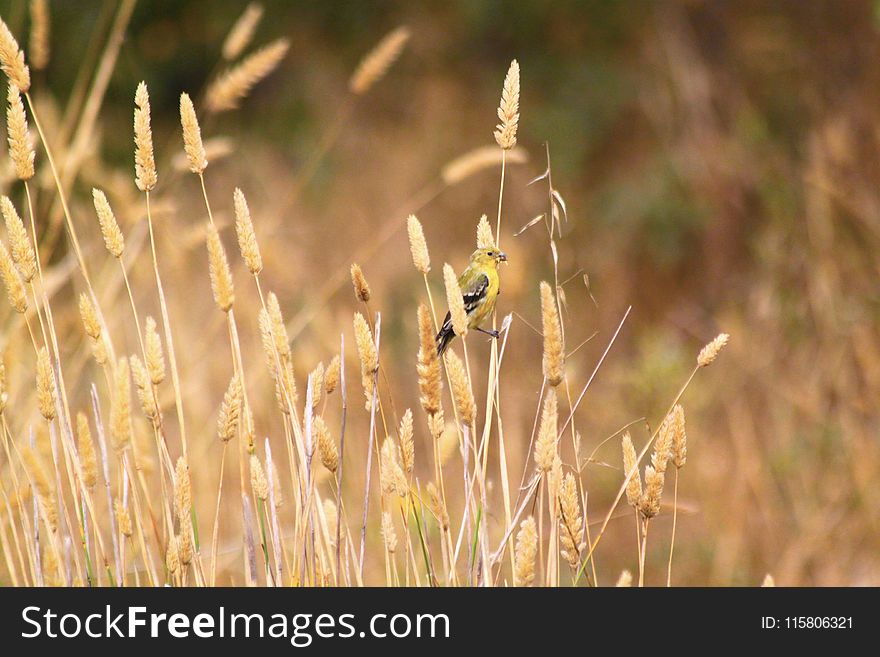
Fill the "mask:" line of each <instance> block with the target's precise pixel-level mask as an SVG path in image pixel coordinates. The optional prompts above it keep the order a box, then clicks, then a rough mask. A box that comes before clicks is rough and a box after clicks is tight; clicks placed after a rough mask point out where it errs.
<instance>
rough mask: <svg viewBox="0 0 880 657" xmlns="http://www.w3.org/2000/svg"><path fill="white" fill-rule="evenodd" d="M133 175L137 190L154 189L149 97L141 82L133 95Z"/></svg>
mask: <svg viewBox="0 0 880 657" xmlns="http://www.w3.org/2000/svg"><path fill="white" fill-rule="evenodd" d="M134 104H135V109H134V146H135V148H134V175H135V183H136V184H137V188H138V189H139V190H141V191H142V192H150V191H152V190H153V189H154V188H155V187H156V182H157V180H158V176H157V174H156V160H155V158H154V156H153V130H152V127H151V126H150V95H149V93H148V92H147V85H146V83H144V82H141V83H140V84H139V85H138V87H137V91H136V92H135V95H134Z"/></svg>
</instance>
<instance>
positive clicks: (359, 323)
mask: <svg viewBox="0 0 880 657" xmlns="http://www.w3.org/2000/svg"><path fill="white" fill-rule="evenodd" d="M354 337H355V343H356V344H357V350H358V356H359V357H360V360H361V384H362V385H363V388H364V396H365V397H366V398H367V403H366V407H367V410H369V409H370V406H371V404H372V400H373V389H374V386H375V381H374V379H375V374H376V371H377V370H378V369H379V353H378V352H377V351H376V343H375V342H373V334H372V332H371V331H370V326H369V325H368V324H367V320H366V319H364V316H363V315H361V314H360V313H355V314H354Z"/></svg>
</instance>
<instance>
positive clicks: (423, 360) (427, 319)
mask: <svg viewBox="0 0 880 657" xmlns="http://www.w3.org/2000/svg"><path fill="white" fill-rule="evenodd" d="M416 370H417V372H418V375H419V393H420V396H419V402H420V403H421V405H422V408H423V409H424V410H425V413H427V414H428V415H429V416H433V415H435V414H436V413H438V412H439V411H440V403H441V392H442V385H443V382H442V378H441V376H440V356H438V355H437V346H436V344H435V342H434V324H433V322H432V321H431V311H430V310H428V307H427V306H426V305H425V304H423V303H422V304H419V359H418V365H417V366H416Z"/></svg>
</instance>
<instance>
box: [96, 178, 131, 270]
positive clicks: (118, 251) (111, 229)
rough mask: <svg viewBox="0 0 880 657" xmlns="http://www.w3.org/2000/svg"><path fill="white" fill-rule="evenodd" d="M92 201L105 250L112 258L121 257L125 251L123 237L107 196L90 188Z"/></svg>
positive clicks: (98, 190)
mask: <svg viewBox="0 0 880 657" xmlns="http://www.w3.org/2000/svg"><path fill="white" fill-rule="evenodd" d="M92 201H93V202H94V204H95V213H96V214H97V215H98V223H99V224H100V225H101V235H103V237H104V244H105V246H106V247H107V250H108V251H109V252H110V254H111V255H112V256H113V257H114V258H121V257H122V253H123V251H125V238H124V237H123V236H122V231H121V230H120V229H119V224H118V223H117V221H116V216H115V215H114V214H113V210H112V209H111V208H110V203H109V201H107V196H106V195H105V194H104V192H102V191H101V190H100V189H92Z"/></svg>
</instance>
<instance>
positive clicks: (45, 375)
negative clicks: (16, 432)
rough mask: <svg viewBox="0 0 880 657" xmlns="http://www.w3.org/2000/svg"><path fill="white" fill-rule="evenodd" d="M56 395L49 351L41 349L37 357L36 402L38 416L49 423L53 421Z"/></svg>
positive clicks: (44, 348)
mask: <svg viewBox="0 0 880 657" xmlns="http://www.w3.org/2000/svg"><path fill="white" fill-rule="evenodd" d="M57 394H58V393H57V390H56V388H55V371H54V370H53V369H52V361H51V360H50V358H49V351H48V350H47V349H46V347H41V348H40V352H39V354H38V355H37V401H38V404H39V407H40V415H42V416H43V417H44V418H46V420H48V421H49V422H51V421H52V420H54V419H55V401H56V396H57Z"/></svg>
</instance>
